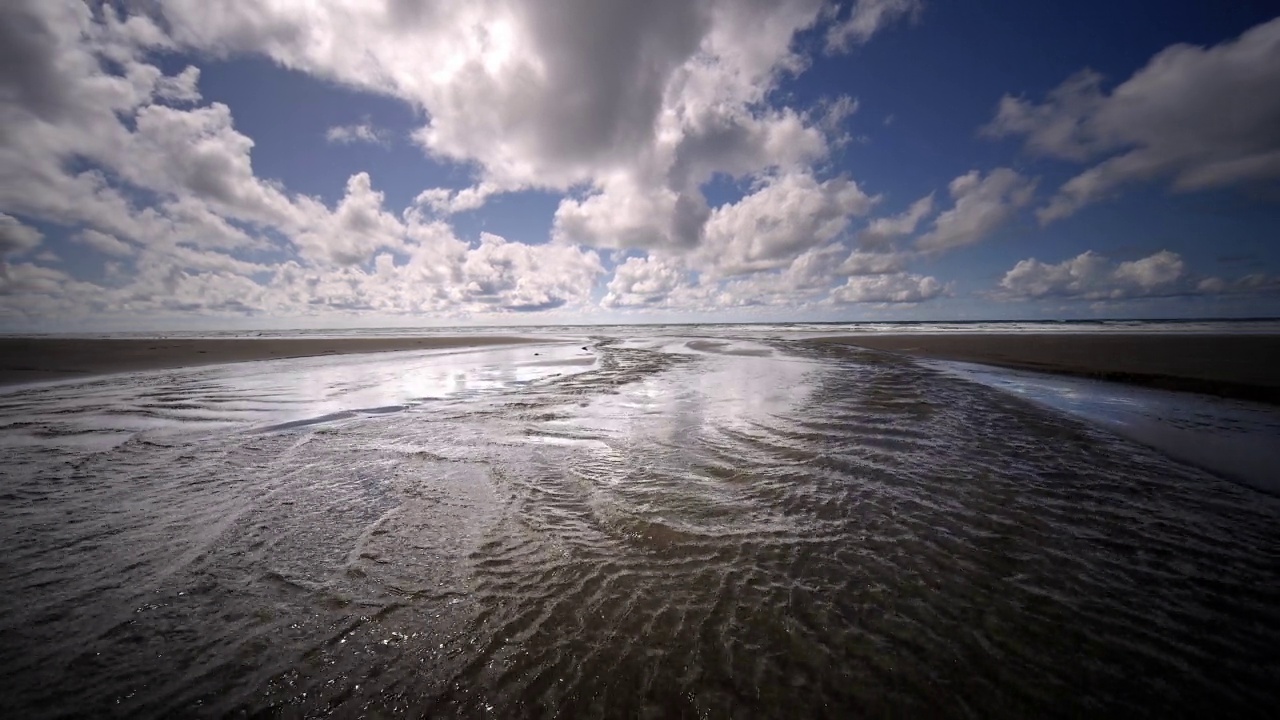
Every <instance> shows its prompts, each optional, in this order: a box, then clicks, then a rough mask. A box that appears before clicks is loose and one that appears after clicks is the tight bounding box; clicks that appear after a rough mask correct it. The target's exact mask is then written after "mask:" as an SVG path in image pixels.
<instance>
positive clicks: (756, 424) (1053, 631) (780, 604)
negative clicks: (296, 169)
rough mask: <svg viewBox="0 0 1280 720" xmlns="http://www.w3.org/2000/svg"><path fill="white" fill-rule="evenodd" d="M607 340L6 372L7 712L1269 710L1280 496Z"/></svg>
mask: <svg viewBox="0 0 1280 720" xmlns="http://www.w3.org/2000/svg"><path fill="white" fill-rule="evenodd" d="M771 338H772V339H771ZM590 348H591V350H590V351H589V352H586V351H583V350H582V349H581V343H577V344H575V345H572V346H558V347H556V348H551V347H534V346H522V347H520V348H518V349H507V350H497V349H489V350H484V351H481V352H461V353H449V354H441V353H437V354H428V353H406V354H388V355H369V356H344V357H334V358H317V359H309V360H305V361H303V360H298V361H272V362H269V363H246V364H242V365H237V366H226V367H220V368H201V369H196V370H190V371H171V372H162V373H139V374H135V375H130V376H120V377H116V378H111V379H99V380H92V381H86V382H84V383H82V384H80V385H76V386H71V385H63V386H59V387H50V388H43V389H27V390H22V391H15V392H11V393H8V394H6V395H4V396H2V397H0V424H3V426H4V427H5V433H4V435H3V437H4V442H5V443H6V444H5V446H4V448H3V453H4V465H3V467H4V475H3V482H2V483H0V542H2V543H3V544H4V548H5V552H4V553H3V554H0V582H3V587H4V588H5V589H6V592H5V593H0V674H2V675H3V676H4V677H5V678H6V683H5V684H4V686H3V688H2V689H0V711H3V714H4V715H5V716H13V717H59V716H67V715H92V716H119V717H147V716H153V717H159V716H225V715H255V714H284V715H297V716H309V717H317V716H326V715H336V716H343V717H345V716H358V715H362V714H364V715H390V714H396V715H412V716H419V715H434V716H482V715H496V716H500V717H513V716H528V715H539V716H545V715H564V716H574V717H578V716H596V717H614V716H644V717H681V716H699V717H725V716H743V715H749V716H840V717H848V716H863V715H873V716H882V715H889V714H893V715H901V716H931V717H1032V716H1034V717H1079V716H1084V715H1098V714H1107V715H1125V716H1128V717H1169V716H1175V715H1189V716H1196V715H1209V714H1214V715H1235V716H1261V715H1265V714H1266V713H1268V712H1270V711H1271V710H1272V709H1273V708H1274V703H1273V701H1274V688H1275V687H1277V686H1280V675H1278V671H1277V669H1276V667H1275V665H1274V663H1273V662H1271V659H1272V658H1274V653H1275V647H1277V646H1278V645H1280V499H1277V498H1275V497H1272V496H1269V495H1265V494H1261V493H1259V492H1257V491H1255V490H1254V489H1252V488H1251V487H1248V486H1244V485H1240V484H1235V483H1232V482H1228V481H1226V480H1224V479H1223V478H1222V477H1220V476H1219V475H1218V474H1214V473H1210V472H1206V471H1204V470H1202V469H1199V468H1198V467H1194V466H1191V465H1188V464H1187V463H1185V462H1181V461H1179V460H1177V459H1174V458H1171V457H1170V456H1169V455H1168V454H1167V453H1164V452H1160V451H1158V450H1157V449H1154V445H1153V444H1150V443H1145V442H1144V443H1138V442H1133V441H1131V440H1130V439H1128V438H1127V437H1125V436H1123V435H1119V434H1117V433H1116V432H1114V428H1113V426H1110V425H1104V424H1102V423H1103V422H1104V421H1103V420H1099V419H1097V418H1095V417H1092V416H1089V415H1087V414H1080V415H1078V416H1076V417H1073V416H1071V415H1067V414H1063V413H1062V412H1060V411H1059V410H1058V409H1056V406H1055V407H1054V408H1046V407H1042V406H1040V405H1037V404H1035V403H1029V402H1027V401H1026V400H1025V399H1023V398H1019V397H1017V395H1016V394H1013V393H1009V392H1006V390H1005V388H1004V387H1001V388H995V387H991V386H989V384H982V383H975V382H972V381H971V376H966V377H964V378H962V377H958V376H956V375H955V374H954V373H953V372H950V371H948V372H941V371H939V369H938V368H937V367H926V366H924V365H921V364H917V363H914V362H911V361H908V360H905V359H902V358H899V357H895V356H892V355H885V354H879V353H874V352H863V351H858V350H847V349H841V348H836V347H832V346H820V345H808V344H806V343H804V342H803V341H799V340H795V339H791V340H786V339H778V338H776V337H774V336H773V335H772V334H771V333H761V334H759V335H755V336H753V335H750V334H744V333H742V332H741V331H740V330H739V332H737V333H736V334H734V333H729V332H724V333H712V334H698V333H690V332H689V331H688V329H687V328H685V329H682V330H681V331H680V332H672V333H663V332H657V331H652V330H650V331H648V332H647V334H646V333H644V332H640V331H631V332H628V333H627V334H625V335H610V334H601V335H599V336H598V337H595V338H594V339H593V340H592V342H591V343H590ZM534 353H538V355H536V356H535V355H534ZM1020 382H1022V383H1023V384H1024V386H1027V387H1029V386H1030V381H1027V380H1022V381H1020ZM1045 392H1048V391H1045ZM1049 394H1050V395H1053V393H1049ZM1056 396H1057V397H1062V396H1063V395H1062V394H1061V393H1059V394H1058V395H1056ZM1024 397H1029V396H1027V395H1026V393H1024ZM1091 402H1092V401H1091ZM1170 402H1173V401H1172V400H1170ZM1086 404H1087V403H1086ZM1147 408H1148V410H1147V412H1149V413H1157V414H1161V415H1163V414H1166V413H1168V412H1169V410H1168V406H1164V407H1162V408H1159V409H1157V408H1156V407H1155V406H1147ZM1189 417H1191V418H1198V417H1199V415H1196V414H1194V413H1193V414H1192V416H1189ZM1192 421H1193V420H1192V419H1188V420H1187V422H1192ZM1196 421H1197V422H1198V420H1196Z"/></svg>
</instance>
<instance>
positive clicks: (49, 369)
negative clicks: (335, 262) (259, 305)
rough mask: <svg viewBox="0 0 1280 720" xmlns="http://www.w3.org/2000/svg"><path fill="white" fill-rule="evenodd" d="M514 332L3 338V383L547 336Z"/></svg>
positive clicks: (513, 341)
mask: <svg viewBox="0 0 1280 720" xmlns="http://www.w3.org/2000/svg"><path fill="white" fill-rule="evenodd" d="M546 341H547V338H529V337H521V336H513V335H456V336H431V337H329V338H318V337H311V338H297V337H292V338H290V337H285V338H279V337H273V338H163V337H157V338H127V339H126V338H65V337H7V338H0V385H12V384H16V383H28V382H43V381H49V380H62V379H68V378H77V377H85V376H91V375H104V374H110V373H121V372H133V371H138V370H161V369H165V368H179V367H196V366H201V365H217V364H222V363H235V362H248V361H253V360H274V359H283V358H301V357H314V356H318V355H347V354H353V353H378V352H395V351H404V350H442V349H447V348H465V347H486V346H493V345H515V344H524V343H531V342H546Z"/></svg>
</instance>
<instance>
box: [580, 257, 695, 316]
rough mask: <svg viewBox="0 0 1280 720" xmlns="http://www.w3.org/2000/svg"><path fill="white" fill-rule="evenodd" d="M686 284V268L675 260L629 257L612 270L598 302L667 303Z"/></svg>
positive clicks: (628, 304)
mask: <svg viewBox="0 0 1280 720" xmlns="http://www.w3.org/2000/svg"><path fill="white" fill-rule="evenodd" d="M689 284H690V283H689V274H688V271H687V270H685V269H684V268H682V267H680V265H679V264H678V263H677V262H674V261H671V260H667V259H663V258H659V257H654V256H652V255H646V256H644V257H629V258H627V259H626V260H624V261H623V262H622V263H620V264H619V265H618V267H617V269H615V270H614V273H613V279H612V280H610V281H609V285H608V288H607V290H608V292H606V293H605V296H604V297H603V298H602V299H601V300H600V304H601V305H602V306H604V307H606V308H652V307H667V306H670V305H672V304H673V300H675V299H676V298H674V297H673V296H674V295H675V294H676V293H677V291H678V290H680V289H682V288H687V287H688V286H689Z"/></svg>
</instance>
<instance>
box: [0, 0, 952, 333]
mask: <svg viewBox="0 0 1280 720" xmlns="http://www.w3.org/2000/svg"><path fill="white" fill-rule="evenodd" d="M889 4H892V3H889ZM872 5H877V3H868V2H862V3H859V4H858V5H857V6H856V7H855V8H854V9H853V11H852V13H851V14H850V16H849V18H847V19H846V20H845V21H844V22H845V23H846V24H847V23H849V22H852V21H853V19H854V17H855V16H857V17H861V18H863V19H862V20H859V21H858V22H860V23H865V22H872V21H868V20H867V19H866V18H868V17H870V15H868V13H871V14H873V15H874V14H876V13H879V15H876V17H878V18H881V19H879V20H874V21H873V24H878V26H883V25H884V24H887V23H888V22H890V21H892V20H893V19H895V18H898V17H905V16H906V15H909V14H911V12H914V11H910V12H906V13H905V14H904V12H903V11H900V10H894V9H893V8H888V7H887V5H886V4H885V3H879V5H886V7H885V8H881V9H879V10H876V9H875V8H872V7H871V6H872ZM131 13H148V14H131ZM0 16H2V17H0V21H2V22H0V33H2V34H5V37H4V38H3V39H7V40H9V41H11V42H7V43H0V48H2V49H0V59H4V60H5V61H6V62H5V63H4V68H3V70H0V101H2V102H0V125H2V126H3V127H4V132H5V138H4V142H3V143H0V210H3V211H5V212H8V213H11V215H3V216H0V218H7V220H3V219H0V231H3V233H4V234H3V235H0V249H3V251H5V252H9V253H11V254H15V255H16V254H18V253H20V252H26V251H30V250H32V249H34V248H36V247H37V246H38V245H39V243H40V237H39V233H38V232H36V231H35V230H34V229H32V228H30V227H29V226H27V225H25V224H24V223H25V222H40V223H50V224H53V225H58V226H61V227H62V229H63V230H62V231H63V232H64V233H65V235H64V237H66V238H68V239H69V240H70V241H71V242H74V243H78V244H80V245H83V246H84V247H86V248H91V249H93V250H94V251H95V254H94V255H92V256H90V257H93V258H94V260H96V261H98V262H101V263H102V265H101V267H102V278H103V279H102V280H99V281H95V282H85V281H81V280H78V279H76V278H75V277H73V276H71V275H69V274H67V273H65V272H61V271H58V270H53V269H50V268H44V267H40V266H39V265H34V264H30V263H13V264H10V265H7V266H5V270H4V273H5V275H4V288H5V289H4V293H5V298H4V300H3V301H2V302H0V313H3V314H5V315H6V317H13V316H15V314H16V315H20V316H26V317H33V318H40V317H45V318H47V317H53V316H55V315H58V316H69V317H70V316H76V317H89V316H113V315H114V316H120V317H144V316H147V315H155V314H171V315H179V316H182V315H233V316H243V315H255V314H257V315H272V316H278V317H298V316H307V315H323V314H326V313H363V312H374V313H380V314H387V315H390V314H413V315H418V314H426V313H429V314H436V315H444V316H455V317H458V316H463V315H466V314H477V315H491V314H504V313H519V312H536V311H547V310H555V309H573V308H589V307H592V305H591V303H592V298H593V296H595V295H596V291H597V290H598V289H599V286H600V283H601V282H602V280H607V281H608V286H607V288H606V292H605V293H604V295H603V297H604V299H603V300H602V301H601V302H602V304H604V305H605V306H606V307H613V308H646V307H655V306H662V307H668V308H676V307H679V308H695V307H696V308H703V309H714V308H724V307H743V306H747V305H753V304H773V305H793V306H794V305H795V304H797V303H800V304H803V303H809V302H814V301H817V300H819V299H821V298H824V297H826V296H827V295H828V294H829V293H830V289H831V287H832V285H833V284H835V283H836V282H838V281H839V280H838V278H840V277H841V276H840V275H839V272H838V271H839V270H840V268H841V267H843V268H844V271H845V272H860V273H862V272H865V273H878V274H880V275H884V274H885V273H886V271H891V272H889V273H888V274H889V275H897V274H900V271H901V270H902V268H903V267H904V265H903V263H904V262H905V260H904V258H905V256H893V257H890V255H883V256H877V257H876V259H874V260H872V259H870V258H869V257H868V258H861V257H859V258H851V257H850V256H849V250H848V248H847V246H846V245H847V242H848V235H847V233H848V231H849V227H850V224H851V222H852V221H853V219H855V218H858V217H862V216H864V215H865V214H866V213H867V212H869V211H870V209H871V208H872V207H873V206H874V204H875V202H876V200H877V198H876V197H874V196H871V195H868V194H867V193H866V192H865V191H864V190H863V188H862V187H861V186H860V185H859V183H857V182H855V181H854V180H853V179H851V178H849V177H845V176H835V177H832V176H831V171H830V170H829V168H828V167H827V165H826V163H827V160H828V159H829V155H830V152H831V148H832V147H835V146H838V145H839V144H840V143H841V142H842V141H843V140H842V138H843V135H842V132H843V131H842V130H841V125H842V124H843V121H844V120H845V119H846V118H847V117H848V116H849V114H851V113H852V112H854V110H855V109H856V105H857V103H856V101H855V100H854V99H853V98H852V97H849V96H837V97H835V98H834V99H831V100H828V101H825V102H822V103H818V104H817V105H816V106H814V107H811V108H808V109H805V108H797V107H786V106H785V104H779V99H778V98H779V95H778V93H777V92H776V91H777V90H778V89H779V88H780V86H781V84H782V83H783V82H784V81H785V80H787V79H788V78H789V77H792V76H794V75H796V74H798V73H800V72H803V71H804V70H805V69H806V67H807V65H808V63H809V62H810V59H809V58H808V57H806V56H805V55H803V54H802V47H801V46H800V45H798V44H797V43H796V38H797V36H798V35H799V34H800V33H803V32H804V31H807V30H811V29H815V28H816V27H817V26H818V25H819V24H820V23H822V22H825V21H827V20H829V19H830V15H829V14H827V8H826V3H824V2H823V1H822V0H782V1H781V2H763V1H762V0H695V1H694V2H685V1H684V0H660V2H657V3H648V4H644V3H630V4H628V3H622V4H600V3H595V2H587V1H586V0H569V1H567V2H564V3H554V4H551V5H547V4H545V3H540V2H532V1H525V0H480V2H477V3H475V4H452V5H451V4H430V3H416V2H405V1H402V0H388V1H387V2H369V3H349V4H339V3H323V4H302V5H299V4H296V3H288V2H266V3H259V2H249V1H248V0H230V1H229V2H226V3H222V4H218V5H217V6H216V7H214V6H211V5H209V4H208V3H203V2H195V1H194V0H172V1H171V2H166V3H162V4H152V3H138V4H135V3H123V4H121V3H116V4H107V5H102V6H90V5H89V4H85V3H77V2H37V1H34V0H15V1H14V2H11V3H7V4H5V5H4V6H3V7H0ZM855 25H856V23H855ZM849 27H850V28H853V27H854V25H850V26H849ZM14 28H20V29H21V30H22V32H19V33H16V34H15V33H14V32H12V31H13V29H14ZM873 31H874V30H873ZM848 32H850V33H851V34H850V35H849V37H850V38H854V37H857V38H858V40H859V41H861V40H863V39H865V38H863V37H862V36H861V33H862V32H863V31H862V30H856V29H855V30H849V31H848ZM8 36H13V37H8ZM184 52H185V53H188V54H189V56H190V57H194V58H209V57H222V56H231V55H239V54H258V55H263V56H266V57H269V58H270V59H271V60H273V61H274V62H276V63H278V64H279V65H281V66H283V67H287V68H290V69H293V70H296V71H300V72H305V73H309V74H311V75H313V76H317V77H320V78H325V79H328V80H333V81H336V82H339V83H342V84H343V85H346V86H349V87H354V88H357V89H360V90H366V91H372V92H375V93H379V94H382V95H385V96H390V97H394V98H398V99H400V100H402V101H405V102H406V103H408V104H410V105H412V106H413V107H414V108H415V109H416V110H418V111H419V112H420V117H423V118H425V119H424V120H423V124H422V127H420V128H418V130H417V132H415V133H414V138H415V141H416V142H417V143H419V144H420V145H421V146H422V148H423V149H424V150H425V151H426V152H427V153H429V154H430V155H431V156H432V157H433V158H435V159H436V160H438V161H442V162H446V163H456V164H457V166H458V167H462V168H466V169H469V170H471V171H473V172H474V178H473V182H472V183H471V186H470V187H465V188H463V189H453V188H429V189H427V190H424V191H422V192H421V193H420V194H419V195H418V196H417V198H416V199H415V201H414V202H413V203H412V204H410V206H409V207H408V208H391V207H388V206H387V197H386V195H384V193H383V192H382V191H381V190H379V189H378V187H379V183H378V182H376V177H375V176H371V175H370V174H369V173H365V172H361V173H356V174H354V175H351V176H350V177H349V178H348V180H347V183H346V187H345V189H344V191H343V193H342V195H341V198H340V199H339V200H338V201H337V202H336V203H335V202H331V201H330V202H326V201H322V200H320V199H318V198H315V197H308V196H305V195H300V194H296V193H293V192H290V191H289V190H288V189H287V188H285V187H284V186H283V185H282V184H280V183H279V182H276V181H273V180H270V179H266V178H263V177H261V176H259V175H258V174H257V172H256V170H255V167H254V162H253V160H254V140H253V139H252V138H250V137H249V136H248V135H246V134H245V133H244V132H243V131H242V130H241V129H239V128H237V126H236V123H235V121H234V118H233V115H232V109H231V108H229V107H227V106H226V105H224V104H222V103H218V102H207V101H205V100H204V98H203V97H202V95H201V92H200V80H201V73H200V69H199V68H197V67H195V66H191V65H187V66H185V67H184V66H183V65H178V66H177V67H183V69H182V70H181V71H178V72H176V74H172V75H169V74H166V71H163V70H161V63H160V62H158V61H157V60H156V59H155V58H156V57H158V56H159V55H161V54H163V55H164V57H166V58H168V59H175V58H176V59H179V60H181V58H182V57H183V53H184ZM10 61H12V62H10ZM164 66H165V67H168V66H169V65H168V63H167V62H166V63H164ZM326 139H327V140H328V141H329V142H338V143H342V142H365V141H375V142H377V141H381V142H386V140H387V136H386V134H385V132H383V131H381V130H379V129H378V128H376V127H374V126H373V125H372V123H371V122H370V121H369V120H368V119H365V120H362V121H361V122H358V123H355V124H352V125H346V126H337V127H335V128H331V129H330V131H329V132H327V133H326ZM723 178H727V179H728V180H730V181H731V182H733V183H735V184H738V186H740V187H746V188H748V190H747V192H746V195H745V196H744V197H742V198H741V199H739V200H737V201H735V202H730V203H728V204H725V205H722V206H721V207H717V208H713V207H711V206H710V204H709V203H708V201H707V197H706V196H705V195H704V193H703V187H704V186H705V185H706V184H707V183H708V182H710V181H712V180H713V179H716V180H717V182H718V181H719V180H720V179H723ZM535 188H542V189H549V190H554V191H558V192H564V193H565V194H566V195H565V197H564V198H563V199H562V201H561V203H560V205H559V207H558V209H557V212H556V214H555V217H554V220H553V227H552V233H551V235H552V237H551V238H550V239H551V242H549V243H546V244H527V243H520V242H512V241H509V240H506V239H505V238H502V237H499V236H497V235H492V234H488V233H482V234H481V235H480V236H479V238H472V239H463V238H460V237H458V236H457V234H456V233H455V231H454V229H453V227H451V226H450V225H449V224H448V223H447V222H446V220H447V217H448V216H449V215H451V214H453V213H458V212H464V211H468V210H474V209H477V208H480V207H482V206H483V205H484V203H485V202H487V200H488V199H489V198H490V197H493V196H494V195H496V194H499V193H503V192H512V191H517V190H524V189H535ZM914 207H915V206H913V208H914ZM929 210H930V209H929V208H925V210H924V211H923V212H924V214H926V215H927V214H928V212H929ZM17 218H22V220H21V221H20V220H18V219H17ZM889 220H892V219H887V220H886V222H887V221H889ZM10 221H11V222H10ZM900 222H901V223H905V222H908V219H907V218H902V219H900ZM915 222H919V219H917V220H915V221H912V223H913V226H912V229H913V228H914V223H915ZM41 227H43V225H41ZM886 227H887V226H886ZM910 231H911V230H910V229H909V230H908V231H907V232H910ZM33 233H34V235H33ZM33 238H34V239H33ZM591 248H618V249H628V250H629V252H630V253H631V254H632V257H630V258H629V259H627V260H625V261H624V262H623V263H622V264H620V265H619V266H618V267H617V269H616V270H615V271H614V272H613V274H612V276H610V274H609V273H608V272H607V271H606V269H605V265H604V264H602V262H601V259H600V256H599V255H598V254H597V252H596V251H595V250H593V249H591ZM637 250H638V251H641V252H642V253H643V254H638V253H637ZM97 255H101V256H102V257H97ZM842 262H844V263H845V264H844V266H842V265H841V263H842ZM841 279H842V278H841ZM926 289H927V288H926Z"/></svg>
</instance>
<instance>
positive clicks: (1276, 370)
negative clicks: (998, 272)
mask: <svg viewBox="0 0 1280 720" xmlns="http://www.w3.org/2000/svg"><path fill="white" fill-rule="evenodd" d="M816 342H819V343H827V344H836V345H849V346H854V347H860V348H866V349H870V350H877V351H883V352H890V353H897V354H902V355H907V356H913V357H925V358H934V359H940V360H959V361H963V362H972V363H982V364H986V365H995V366H999V367H1007V368H1015V369H1019V370H1034V371H1039V372H1047V373H1055V374H1062V375H1072V376H1077V377H1086V378H1092V379H1096V380H1107V381H1112V382H1123V383H1130V384H1134V385H1142V386H1145V387H1152V388H1159V389H1163V390H1177V391H1185V392H1197V393H1203V394H1206V395H1216V396H1218V397H1226V398H1232V399H1236V400H1250V401H1254V402H1264V403H1268V404H1272V405H1275V404H1280V335H1244V334H1229V335H1216V334H1200V333H1169V334H1162V333H1055V334H1051V333H1016V334H1015V333H972V334H970V333H937V334H933V333H915V334H891V335H846V336H829V337H823V338H819V339H818V340H816Z"/></svg>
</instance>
